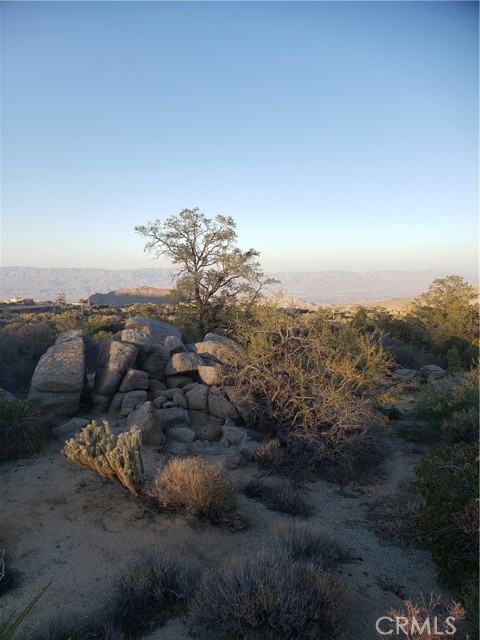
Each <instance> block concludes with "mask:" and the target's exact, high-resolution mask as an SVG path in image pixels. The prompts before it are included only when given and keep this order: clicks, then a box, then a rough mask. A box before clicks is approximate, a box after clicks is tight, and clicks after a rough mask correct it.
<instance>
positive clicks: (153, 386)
mask: <svg viewBox="0 0 480 640" xmlns="http://www.w3.org/2000/svg"><path fill="white" fill-rule="evenodd" d="M166 388H167V385H166V384H164V383H163V382H160V381H159V380H153V379H152V378H149V379H148V390H149V391H153V392H155V391H163V390H164V389H166Z"/></svg>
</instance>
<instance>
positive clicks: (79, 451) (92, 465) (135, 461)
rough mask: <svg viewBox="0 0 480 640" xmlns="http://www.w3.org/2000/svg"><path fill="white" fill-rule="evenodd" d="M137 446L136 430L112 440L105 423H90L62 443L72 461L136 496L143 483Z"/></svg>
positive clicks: (139, 442)
mask: <svg viewBox="0 0 480 640" xmlns="http://www.w3.org/2000/svg"><path fill="white" fill-rule="evenodd" d="M141 444H142V440H141V435H140V431H139V429H138V428H137V427H132V428H131V429H130V431H128V432H125V433H121V434H120V435H119V436H118V438H115V436H114V435H113V434H112V432H111V431H110V426H109V424H108V422H107V421H105V420H104V421H103V424H100V425H99V424H97V422H96V420H94V421H93V422H92V423H91V424H87V426H86V427H85V428H84V429H82V431H80V433H77V435H76V436H75V438H72V439H70V440H68V441H67V442H66V443H65V447H64V449H63V452H64V454H65V455H66V457H67V458H68V459H69V460H71V461H72V462H76V463H78V464H81V465H82V466H83V467H87V468H89V469H93V470H94V471H96V472H97V473H99V474H100V475H101V476H105V477H106V478H110V480H114V481H116V482H120V484H122V485H123V486H124V487H125V488H126V489H128V490H129V491H130V492H131V493H133V494H134V495H137V494H138V493H139V492H140V490H141V489H142V487H143V484H144V474H143V461H142V454H141V450H140V449H141Z"/></svg>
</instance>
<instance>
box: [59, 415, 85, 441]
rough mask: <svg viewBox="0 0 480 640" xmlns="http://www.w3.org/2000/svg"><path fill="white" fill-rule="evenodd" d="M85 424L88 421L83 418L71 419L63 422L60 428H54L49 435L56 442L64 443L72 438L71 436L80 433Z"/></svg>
mask: <svg viewBox="0 0 480 640" xmlns="http://www.w3.org/2000/svg"><path fill="white" fill-rule="evenodd" d="M87 424H88V420H85V419H84V418H72V419H71V420H69V421H68V422H64V423H63V424H61V425H60V426H58V427H54V428H53V429H52V431H51V433H52V436H53V437H54V438H55V439H56V440H59V441H60V442H65V440H68V439H69V438H73V436H74V435H75V434H76V433H78V432H79V431H81V430H82V429H83V427H86V426H87Z"/></svg>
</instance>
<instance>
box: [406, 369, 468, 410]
mask: <svg viewBox="0 0 480 640" xmlns="http://www.w3.org/2000/svg"><path fill="white" fill-rule="evenodd" d="M478 403H479V386H478V368H477V369H472V370H471V371H468V372H465V373H462V374H458V375H455V376H451V377H448V378H444V379H443V380H439V381H438V382H437V384H435V385H430V384H429V385H426V386H425V388H424V389H423V390H422V391H421V392H420V393H419V396H418V400H417V407H416V409H415V412H414V417H416V418H420V419H422V420H433V421H439V420H440V419H441V418H447V417H448V416H451V415H452V414H453V413H455V412H456V411H462V410H463V409H471V408H472V409H476V408H478Z"/></svg>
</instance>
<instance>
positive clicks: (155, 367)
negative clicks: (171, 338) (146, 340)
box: [142, 346, 170, 382]
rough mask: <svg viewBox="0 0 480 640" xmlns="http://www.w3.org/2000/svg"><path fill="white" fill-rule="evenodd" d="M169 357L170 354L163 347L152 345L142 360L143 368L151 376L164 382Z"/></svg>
mask: <svg viewBox="0 0 480 640" xmlns="http://www.w3.org/2000/svg"><path fill="white" fill-rule="evenodd" d="M169 358H170V356H169V355H168V354H167V353H166V351H165V350H164V348H163V347H158V346H155V347H152V348H151V349H150V351H149V353H148V356H147V357H146V358H145V360H144V361H143V362H142V369H143V370H144V371H146V372H147V373H148V374H149V376H150V378H154V379H155V380H159V381H160V382H163V381H164V380H165V365H166V363H167V362H168V360H169Z"/></svg>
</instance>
